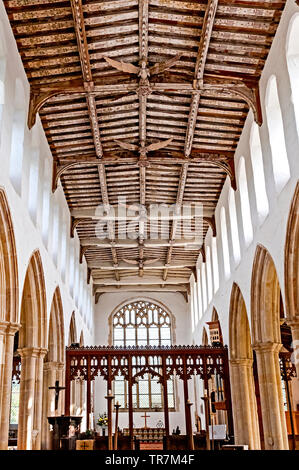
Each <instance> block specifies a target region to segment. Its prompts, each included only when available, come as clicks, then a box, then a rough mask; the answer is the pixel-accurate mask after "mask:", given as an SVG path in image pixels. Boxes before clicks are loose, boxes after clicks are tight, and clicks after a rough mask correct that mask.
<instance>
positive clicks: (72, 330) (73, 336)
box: [68, 312, 77, 346]
mask: <svg viewBox="0 0 299 470" xmlns="http://www.w3.org/2000/svg"><path fill="white" fill-rule="evenodd" d="M72 343H77V327H76V318H75V312H73V313H72V316H71V321H70V327H69V336H68V345H69V346H70V345H71V344H72Z"/></svg>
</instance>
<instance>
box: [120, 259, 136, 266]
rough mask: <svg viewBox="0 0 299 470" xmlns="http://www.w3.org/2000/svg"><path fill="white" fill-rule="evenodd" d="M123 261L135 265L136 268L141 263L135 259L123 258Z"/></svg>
mask: <svg viewBox="0 0 299 470" xmlns="http://www.w3.org/2000/svg"><path fill="white" fill-rule="evenodd" d="M122 260H123V261H124V262H125V263H128V264H134V265H135V266H137V265H138V264H139V261H136V260H135V259H127V258H123V259H122Z"/></svg>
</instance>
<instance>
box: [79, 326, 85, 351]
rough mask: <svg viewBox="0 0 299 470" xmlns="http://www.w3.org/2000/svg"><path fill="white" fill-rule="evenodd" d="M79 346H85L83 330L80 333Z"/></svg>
mask: <svg viewBox="0 0 299 470" xmlns="http://www.w3.org/2000/svg"><path fill="white" fill-rule="evenodd" d="M79 346H80V348H83V346H84V333H83V330H82V331H81V333H80V340H79Z"/></svg>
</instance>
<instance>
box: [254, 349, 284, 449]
mask: <svg viewBox="0 0 299 470" xmlns="http://www.w3.org/2000/svg"><path fill="white" fill-rule="evenodd" d="M281 346H282V345H281V344H280V343H272V342H270V341H269V342H265V343H257V344H254V345H253V349H254V350H255V352H256V360H257V370H258V380H259V388H260V397H261V409H262V419H263V428H264V440H265V449H266V450H287V449H289V444H288V435H287V427H286V418H285V412H284V406H283V396H282V386H281V376H280V367H279V351H280V349H281Z"/></svg>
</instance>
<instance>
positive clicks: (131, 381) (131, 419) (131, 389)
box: [128, 355, 134, 450]
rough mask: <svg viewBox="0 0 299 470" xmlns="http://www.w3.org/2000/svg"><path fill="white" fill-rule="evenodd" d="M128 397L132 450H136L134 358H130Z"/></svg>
mask: <svg viewBox="0 0 299 470" xmlns="http://www.w3.org/2000/svg"><path fill="white" fill-rule="evenodd" d="M128 395H129V434H130V445H131V449H132V450H134V434H133V380H132V356H131V355H129V357H128Z"/></svg>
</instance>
